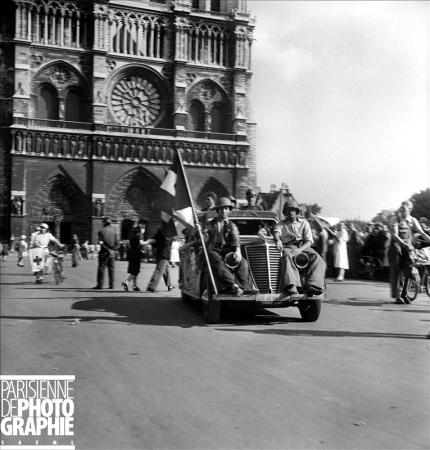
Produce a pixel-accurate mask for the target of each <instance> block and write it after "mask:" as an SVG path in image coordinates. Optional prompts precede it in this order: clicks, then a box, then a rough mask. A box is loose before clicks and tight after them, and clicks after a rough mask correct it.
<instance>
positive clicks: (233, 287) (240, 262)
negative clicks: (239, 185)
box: [206, 197, 252, 296]
mask: <svg viewBox="0 0 430 450" xmlns="http://www.w3.org/2000/svg"><path fill="white" fill-rule="evenodd" d="M232 208H233V205H232V204H231V201H230V199H228V198H227V197H220V198H219V199H218V200H217V202H216V204H215V210H216V212H217V217H215V218H214V219H212V220H211V221H210V222H209V223H208V226H207V236H208V238H207V241H206V245H207V249H208V256H209V261H210V264H211V267H212V270H213V273H214V276H215V279H216V283H217V287H218V289H219V290H220V291H221V292H231V293H234V294H235V295H237V296H240V295H242V293H243V290H244V289H247V290H249V289H252V283H251V280H250V276H249V268H248V263H247V261H246V260H245V259H244V258H242V253H241V251H240V236H239V230H238V228H237V226H236V225H235V224H234V223H233V222H232V221H231V220H230V219H229V216H230V212H231V210H232ZM228 253H233V256H232V259H234V262H235V264H236V265H237V267H235V268H234V269H233V270H234V271H233V270H232V269H230V268H229V267H227V265H226V263H225V262H224V258H225V257H226V255H227V254H228Z"/></svg>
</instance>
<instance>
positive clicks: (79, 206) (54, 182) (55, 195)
mask: <svg viewBox="0 0 430 450" xmlns="http://www.w3.org/2000/svg"><path fill="white" fill-rule="evenodd" d="M28 204H29V208H28V217H29V225H30V226H31V229H33V228H34V227H35V226H37V225H39V224H40V223H41V222H46V223H47V224H48V225H49V227H50V230H51V231H52V232H53V234H55V236H56V237H57V238H58V239H59V240H60V241H61V242H62V243H64V244H70V243H71V241H72V234H74V233H76V234H77V235H78V238H79V239H80V240H81V241H83V240H85V239H88V238H89V233H88V214H89V205H88V201H87V199H86V197H85V195H84V194H83V193H82V191H81V190H80V189H79V187H78V186H77V185H76V184H75V183H74V182H73V181H72V180H70V179H69V178H67V177H66V176H64V175H61V174H58V175H55V176H53V177H51V178H49V179H48V180H47V181H45V182H44V183H43V184H42V185H41V186H40V187H39V189H38V190H37V191H36V193H35V194H34V196H33V197H32V198H31V199H30V201H29V203H28Z"/></svg>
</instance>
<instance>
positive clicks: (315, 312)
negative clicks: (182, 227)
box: [180, 210, 324, 323]
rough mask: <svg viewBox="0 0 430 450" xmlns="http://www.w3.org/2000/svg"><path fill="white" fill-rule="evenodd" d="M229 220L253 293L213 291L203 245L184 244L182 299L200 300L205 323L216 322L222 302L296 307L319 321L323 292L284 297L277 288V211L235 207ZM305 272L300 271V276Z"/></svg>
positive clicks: (307, 318)
mask: <svg viewBox="0 0 430 450" xmlns="http://www.w3.org/2000/svg"><path fill="white" fill-rule="evenodd" d="M212 217H215V213H207V217H206V218H205V219H206V220H210V219H211V218H212ZM230 219H231V220H232V221H233V222H234V223H235V224H236V225H237V227H238V228H239V232H240V238H241V250H242V255H243V256H244V257H245V258H246V259H247V261H248V265H249V269H250V272H251V276H252V279H253V282H254V286H255V288H256V289H255V292H252V293H247V292H246V291H245V293H244V294H243V295H241V296H239V297H236V296H234V295H233V294H221V293H219V294H214V292H213V291H214V290H213V288H212V283H211V280H210V276H209V272H208V269H207V265H206V263H205V258H204V255H203V248H202V246H201V245H199V244H195V245H190V246H187V245H185V246H184V247H183V249H182V250H181V251H180V260H181V261H180V288H181V294H182V300H183V301H184V302H189V301H193V300H195V301H201V304H202V313H203V318H204V320H205V321H206V322H207V323H217V322H219V320H220V318H221V312H222V307H223V305H224V304H234V306H243V307H249V306H253V307H255V306H260V307H269V308H286V307H290V306H295V307H297V308H298V309H299V311H300V315H301V317H302V319H303V320H304V321H306V322H315V321H316V320H318V317H319V315H320V311H321V302H322V298H323V297H324V293H323V294H322V295H319V296H308V295H307V294H305V293H300V290H299V294H298V295H293V296H285V294H284V293H282V292H280V290H279V284H280V283H279V281H280V265H281V257H282V254H281V252H280V251H279V250H278V249H277V247H276V245H275V243H274V241H273V238H272V236H271V232H272V231H273V229H274V227H275V225H276V223H277V222H278V218H277V216H276V214H275V213H272V212H269V211H252V210H234V211H232V213H231V215H230ZM303 269H305V268H303ZM301 272H302V271H301ZM304 272H305V271H304V270H303V276H305V273H304Z"/></svg>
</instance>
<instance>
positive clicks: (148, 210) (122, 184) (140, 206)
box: [105, 167, 161, 239]
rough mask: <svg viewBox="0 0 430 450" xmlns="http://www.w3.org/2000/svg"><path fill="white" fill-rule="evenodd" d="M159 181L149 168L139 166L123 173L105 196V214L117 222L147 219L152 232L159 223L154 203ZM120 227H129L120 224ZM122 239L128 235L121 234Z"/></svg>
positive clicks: (126, 222)
mask: <svg viewBox="0 0 430 450" xmlns="http://www.w3.org/2000/svg"><path fill="white" fill-rule="evenodd" d="M160 184H161V181H160V180H159V179H158V178H157V177H156V176H155V175H154V174H153V173H152V172H150V171H149V170H147V169H144V168H143V167H139V168H136V169H131V170H130V171H128V172H126V173H125V174H123V175H122V176H121V177H120V178H119V179H118V180H117V181H116V182H115V184H114V185H113V187H112V189H111V191H110V192H109V194H108V195H107V197H106V205H105V211H106V214H107V215H108V216H109V217H111V218H112V219H114V220H116V221H117V222H118V223H121V226H122V222H124V223H125V224H128V223H130V222H129V221H133V222H136V223H137V221H138V219H139V218H143V217H144V218H146V219H148V221H149V229H150V232H152V231H153V230H154V229H155V227H156V226H158V224H159V214H158V212H157V209H156V208H155V205H154V200H155V197H156V193H157V191H158V186H159V185H160ZM122 229H127V230H128V229H129V228H128V227H126V226H124V227H123V226H122ZM122 238H123V239H127V238H128V237H125V236H122Z"/></svg>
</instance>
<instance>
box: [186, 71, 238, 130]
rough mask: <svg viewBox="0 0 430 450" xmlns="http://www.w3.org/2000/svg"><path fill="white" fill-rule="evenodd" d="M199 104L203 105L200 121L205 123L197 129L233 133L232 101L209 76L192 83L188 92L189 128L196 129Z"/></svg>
mask: <svg viewBox="0 0 430 450" xmlns="http://www.w3.org/2000/svg"><path fill="white" fill-rule="evenodd" d="M198 104H201V105H202V106H203V111H198V113H199V114H200V116H203V119H201V120H200V122H198V123H199V124H200V123H201V122H203V125H201V126H200V127H199V129H198V130H197V131H213V132H216V133H231V130H232V128H233V127H232V114H231V102H230V99H229V97H228V95H227V93H226V92H225V90H224V89H223V88H222V86H220V85H219V84H218V83H217V82H215V81H214V80H211V79H209V78H206V79H203V80H200V81H197V82H196V83H194V84H193V85H191V87H190V88H189V90H188V92H187V111H188V129H192V130H196V128H195V125H196V115H197V107H196V105H198ZM203 126H204V128H203Z"/></svg>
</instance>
